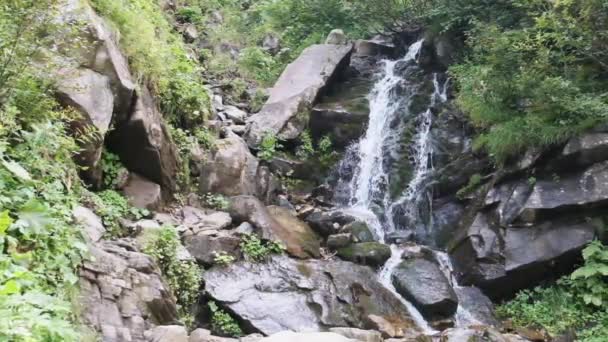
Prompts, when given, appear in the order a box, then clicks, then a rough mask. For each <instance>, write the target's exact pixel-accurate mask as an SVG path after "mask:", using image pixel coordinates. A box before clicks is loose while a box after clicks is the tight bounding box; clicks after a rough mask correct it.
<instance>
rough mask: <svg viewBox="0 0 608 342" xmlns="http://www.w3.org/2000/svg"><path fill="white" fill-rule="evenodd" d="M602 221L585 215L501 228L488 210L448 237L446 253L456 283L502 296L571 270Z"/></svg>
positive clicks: (593, 237)
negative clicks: (450, 262) (451, 239)
mask: <svg viewBox="0 0 608 342" xmlns="http://www.w3.org/2000/svg"><path fill="white" fill-rule="evenodd" d="M599 228H600V225H599V224H598V223H597V222H595V221H594V220H587V219H585V218H584V217H578V218H577V217H567V218H560V219H556V220H549V221H545V222H543V223H538V224H535V225H531V226H527V227H513V228H501V227H500V225H499V224H498V222H497V220H496V219H492V217H491V216H490V215H488V214H487V213H478V214H477V217H476V218H475V219H474V221H473V223H472V224H471V225H470V226H469V227H467V228H466V229H465V230H464V231H462V232H461V233H460V234H459V235H457V237H456V239H455V240H454V241H452V244H451V248H450V257H451V259H452V262H453V264H454V268H455V271H456V275H457V276H458V278H459V283H460V284H462V285H476V286H479V287H481V288H482V289H483V290H484V291H485V292H486V293H487V294H488V295H490V296H491V297H495V298H501V297H504V296H507V295H510V294H512V293H513V292H514V291H516V290H519V289H521V288H526V287H530V286H533V285H535V284H536V283H538V282H539V281H541V280H543V279H546V278H551V277H555V276H557V275H560V274H563V273H565V272H567V271H570V270H571V269H572V267H573V266H574V265H575V264H576V263H577V261H578V259H579V257H580V250H581V249H583V248H584V247H585V246H586V245H587V244H588V243H589V242H591V241H593V239H595V238H596V236H597V234H596V231H598V229H599Z"/></svg>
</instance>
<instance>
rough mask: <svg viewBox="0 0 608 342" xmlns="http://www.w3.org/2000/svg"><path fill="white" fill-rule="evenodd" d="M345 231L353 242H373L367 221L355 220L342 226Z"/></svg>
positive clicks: (372, 235)
mask: <svg viewBox="0 0 608 342" xmlns="http://www.w3.org/2000/svg"><path fill="white" fill-rule="evenodd" d="M344 231H345V232H350V234H351V239H352V240H353V242H374V234H372V232H371V230H370V229H369V227H368V226H367V223H365V222H361V221H356V222H353V223H350V224H348V225H346V226H345V227H344Z"/></svg>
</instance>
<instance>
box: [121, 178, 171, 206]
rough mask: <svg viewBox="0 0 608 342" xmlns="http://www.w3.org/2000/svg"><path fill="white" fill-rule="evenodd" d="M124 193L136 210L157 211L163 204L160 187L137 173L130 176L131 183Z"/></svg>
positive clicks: (128, 183)
mask: <svg viewBox="0 0 608 342" xmlns="http://www.w3.org/2000/svg"><path fill="white" fill-rule="evenodd" d="M122 191H123V193H124V195H125V197H126V198H127V200H129V203H131V205H132V206H134V207H136V208H142V209H149V210H155V209H158V208H159V207H160V205H161V203H162V196H161V195H162V194H161V188H160V185H158V184H156V183H154V182H152V181H150V180H148V179H146V178H144V177H142V176H140V175H138V174H135V173H131V174H130V175H129V181H128V182H127V185H126V186H125V187H124V189H123V190H122Z"/></svg>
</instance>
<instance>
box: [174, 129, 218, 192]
mask: <svg viewBox="0 0 608 342" xmlns="http://www.w3.org/2000/svg"><path fill="white" fill-rule="evenodd" d="M169 132H170V134H171V138H172V140H173V142H174V143H175V145H176V147H177V149H178V152H179V153H178V155H179V156H180V157H181V158H180V159H181V163H182V165H181V167H180V170H179V171H180V172H179V174H178V177H177V178H178V185H179V186H180V188H181V190H182V191H184V190H185V191H188V190H190V189H189V187H191V186H193V185H194V184H193V182H192V180H191V178H190V177H191V170H190V164H191V163H192V153H193V151H197V150H198V149H199V147H202V148H203V149H205V150H211V149H212V148H213V147H215V143H216V137H215V135H213V134H212V133H211V132H210V131H209V129H207V127H202V128H195V129H194V130H193V131H192V130H189V129H182V128H176V127H170V128H169Z"/></svg>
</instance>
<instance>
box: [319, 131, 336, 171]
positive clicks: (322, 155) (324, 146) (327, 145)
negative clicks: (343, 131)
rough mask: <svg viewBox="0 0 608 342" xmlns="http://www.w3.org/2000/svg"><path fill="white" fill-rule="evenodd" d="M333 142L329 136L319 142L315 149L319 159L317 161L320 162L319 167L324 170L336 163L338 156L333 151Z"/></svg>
mask: <svg viewBox="0 0 608 342" xmlns="http://www.w3.org/2000/svg"><path fill="white" fill-rule="evenodd" d="M333 145H334V144H333V142H332V141H331V138H330V137H329V136H327V135H326V136H324V137H323V138H321V140H320V141H319V145H318V147H317V151H318V152H317V154H318V157H319V161H320V162H321V166H322V167H323V168H325V169H329V168H330V167H331V166H332V165H333V164H335V163H336V162H337V161H338V158H339V155H338V153H337V152H336V151H334V149H333Z"/></svg>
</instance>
